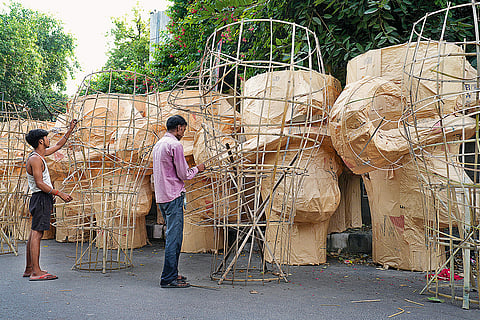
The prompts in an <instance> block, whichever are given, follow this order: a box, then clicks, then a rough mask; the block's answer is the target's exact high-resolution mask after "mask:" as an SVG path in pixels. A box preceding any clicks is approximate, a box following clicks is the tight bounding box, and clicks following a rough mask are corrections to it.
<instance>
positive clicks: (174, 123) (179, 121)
mask: <svg viewBox="0 0 480 320" xmlns="http://www.w3.org/2000/svg"><path fill="white" fill-rule="evenodd" d="M186 125H187V120H185V119H184V118H183V117H182V116H179V115H178V114H177V115H174V116H171V117H170V118H168V119H167V130H168V131H171V130H175V129H177V127H178V126H186Z"/></svg>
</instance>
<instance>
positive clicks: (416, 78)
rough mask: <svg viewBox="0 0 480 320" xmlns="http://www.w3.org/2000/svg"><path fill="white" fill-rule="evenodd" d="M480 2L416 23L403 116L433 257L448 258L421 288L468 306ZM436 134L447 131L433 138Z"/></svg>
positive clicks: (475, 244)
mask: <svg viewBox="0 0 480 320" xmlns="http://www.w3.org/2000/svg"><path fill="white" fill-rule="evenodd" d="M479 8H480V4H479V3H477V2H475V1H472V2H471V3H467V4H462V5H458V6H452V7H450V6H449V7H447V8H446V9H443V10H439V11H436V12H433V13H430V14H427V15H426V16H425V17H424V18H422V19H420V20H419V21H418V22H416V23H415V25H414V26H413V30H412V34H411V38H410V42H409V49H408V50H407V53H406V60H405V65H404V73H405V77H404V81H403V90H404V95H405V96H406V97H407V101H406V104H405V105H404V115H403V119H402V121H401V125H402V126H403V128H404V131H405V137H406V138H407V139H408V141H409V142H410V146H411V154H412V156H413V157H414V160H415V166H416V169H417V174H418V180H419V184H420V188H421V189H422V192H423V195H424V209H425V210H424V218H425V227H426V243H427V245H428V246H429V247H430V248H431V249H432V250H431V252H432V255H431V256H430V261H434V260H435V261H438V257H443V261H444V263H443V264H442V263H441V265H440V266H438V267H437V266H434V267H433V268H432V269H431V270H434V272H433V273H431V274H430V273H428V277H427V279H428V283H427V285H426V287H425V288H424V289H423V290H422V292H424V291H428V292H431V293H434V294H435V295H436V296H443V297H448V298H450V299H452V300H454V299H459V300H462V303H463V308H465V309H468V308H469V307H470V303H472V302H473V303H477V304H478V303H479V298H478V290H479V285H478V275H479V268H478V266H479V245H480V238H479V224H478V223H479V219H478V218H479V210H480V204H479V200H480V198H479V191H480V180H479V177H480V175H479V171H480V167H479V163H480V162H479V146H480V144H479V143H480V136H479V129H480V128H479V120H480V112H479V111H480V109H479V92H480V91H479V88H480V74H479V72H478V71H477V70H476V69H475V68H474V67H473V66H477V68H478V63H479V62H480V59H479V58H480V32H479V30H478V26H479V19H478V17H479ZM453 14H455V15H456V16H461V17H462V18H464V19H463V29H464V30H463V32H464V34H463V35H459V34H458V33H454V32H453V30H452V29H451V24H450V18H451V16H452V15H453ZM426 26H439V28H435V29H429V30H433V31H429V32H427V31H425V30H427V28H426ZM431 120H434V121H431ZM429 134H435V135H438V134H441V136H442V137H443V138H442V139H441V140H440V141H435V142H434V143H432V142H431V141H429V140H428V136H429ZM446 271H447V272H446ZM461 276H463V278H462V277H461Z"/></svg>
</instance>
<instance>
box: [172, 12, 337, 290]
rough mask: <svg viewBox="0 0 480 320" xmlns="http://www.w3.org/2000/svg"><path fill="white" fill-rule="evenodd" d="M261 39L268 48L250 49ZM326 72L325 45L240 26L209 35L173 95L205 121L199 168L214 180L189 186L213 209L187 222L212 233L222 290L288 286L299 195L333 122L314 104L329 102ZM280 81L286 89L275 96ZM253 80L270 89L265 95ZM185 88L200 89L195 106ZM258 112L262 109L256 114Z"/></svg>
mask: <svg viewBox="0 0 480 320" xmlns="http://www.w3.org/2000/svg"><path fill="white" fill-rule="evenodd" d="M255 40H256V41H257V42H255V43H256V44H258V43H263V44H264V45H263V47H262V48H253V47H252V44H253V43H254V41H255ZM254 49H256V50H257V51H261V50H263V51H262V53H261V55H259V54H258V53H257V52H255V50H254ZM323 73H324V69H323V62H322V58H321V53H320V50H319V44H318V40H317V38H316V36H315V34H314V33H313V32H311V31H310V30H308V29H307V28H305V27H302V26H299V25H296V24H293V23H289V22H284V21H279V20H273V19H258V20H242V21H239V22H236V23H232V24H229V25H226V26H224V27H222V28H219V29H217V30H215V32H213V33H212V35H211V36H210V37H209V38H208V39H207V43H206V46H205V52H204V55H203V58H202V62H201V65H200V67H199V69H198V70H196V71H195V72H193V73H192V74H190V75H189V76H187V77H186V78H185V79H183V80H182V81H181V82H180V83H178V84H177V87H176V88H175V90H173V91H172V93H171V94H170V96H169V98H168V102H169V103H170V104H171V105H173V106H174V107H175V108H178V109H179V110H182V111H186V112H189V113H190V114H195V115H197V116H202V117H203V123H202V128H201V130H200V131H199V132H197V134H196V138H195V139H196V141H201V142H199V143H198V144H196V145H195V148H199V149H201V152H197V157H196V158H195V162H196V163H200V162H206V165H207V167H208V171H207V172H206V173H204V174H203V175H202V177H203V178H204V180H205V181H208V183H207V184H206V185H205V183H198V184H192V185H190V186H189V189H187V192H192V193H195V194H199V193H198V192H197V190H200V188H206V189H207V190H208V191H207V192H203V193H202V194H201V195H199V198H206V199H208V200H206V202H207V203H209V204H210V205H208V206H203V207H196V208H192V209H190V210H188V211H187V215H192V216H193V215H194V216H201V217H202V219H196V221H198V225H203V226H213V228H214V236H215V250H214V254H213V259H212V271H211V278H212V279H213V280H216V281H218V283H219V284H221V283H223V282H225V281H227V282H230V283H232V284H233V283H235V282H245V283H247V282H250V281H260V282H266V281H274V280H275V281H279V280H281V279H283V280H285V281H287V275H288V264H289V261H288V257H289V255H288V253H289V250H290V249H289V248H290V229H291V225H292V223H293V218H294V214H295V199H296V195H297V193H298V190H299V188H301V186H302V181H303V176H304V175H305V172H306V167H307V165H308V163H309V162H310V160H311V159H312V156H313V155H314V154H315V152H316V150H318V148H319V147H320V145H321V143H322V140H323V137H324V134H325V130H326V127H325V125H326V121H327V119H328V110H327V109H328V108H327V106H326V105H319V104H315V103H314V100H315V99H316V100H321V101H326V96H327V94H328V92H327V88H326V85H325V86H323V87H318V85H317V86H315V85H314V84H313V82H314V78H315V77H319V78H321V77H323ZM299 75H302V76H304V79H305V83H302V82H301V81H300V80H299V78H300V76H299ZM282 77H283V78H282ZM285 77H286V78H285ZM259 79H260V80H259ZM282 79H285V83H286V87H285V91H284V92H281V93H278V92H274V91H273V90H274V86H275V84H274V83H277V81H280V82H281V81H283V80H282ZM322 79H324V78H322ZM253 81H259V82H258V86H260V87H262V88H263V89H262V90H260V91H259V93H258V94H256V93H254V92H253V91H255V90H256V89H257V87H256V85H254V84H253V85H252V83H253ZM302 85H304V86H305V88H302ZM185 90H196V91H197V92H198V97H197V99H196V101H197V103H195V104H190V105H188V108H186V107H185V102H184V101H182V93H183V92H184V91H185ZM302 90H303V91H302ZM252 105H255V107H258V108H259V110H257V111H258V114H257V115H256V116H255V115H252V113H250V112H251V111H249V109H248V108H249V107H250V108H251V107H252ZM269 114H275V115H276V117H277V118H275V119H276V120H275V119H272V118H271V117H270V116H269ZM195 156H196V154H194V157H195Z"/></svg>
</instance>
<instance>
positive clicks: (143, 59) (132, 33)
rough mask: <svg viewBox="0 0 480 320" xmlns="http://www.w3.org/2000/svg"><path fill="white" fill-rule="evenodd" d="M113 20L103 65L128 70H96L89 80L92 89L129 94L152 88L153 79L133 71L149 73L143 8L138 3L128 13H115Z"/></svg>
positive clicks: (146, 27)
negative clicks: (105, 59)
mask: <svg viewBox="0 0 480 320" xmlns="http://www.w3.org/2000/svg"><path fill="white" fill-rule="evenodd" d="M112 22H113V25H114V27H113V28H112V30H110V33H109V36H110V38H111V39H112V43H111V47H110V49H109V51H108V52H107V57H108V59H107V62H106V64H105V66H104V67H103V69H104V70H128V71H130V72H116V71H115V72H103V73H98V74H97V75H95V76H94V77H93V79H92V81H91V83H90V84H89V85H90V87H91V90H94V91H95V90H96V91H100V92H117V93H128V94H132V93H140V94H141V93H145V92H147V91H149V90H151V89H152V88H153V87H152V81H151V80H150V79H148V78H143V77H141V76H137V75H136V73H139V74H142V75H146V74H149V73H150V71H149V69H148V60H149V46H150V44H149V41H150V37H149V29H148V25H147V24H148V21H144V19H143V18H142V9H141V8H140V7H139V6H138V5H137V6H136V7H134V8H133V9H132V11H131V14H127V15H124V16H122V17H117V18H115V17H114V18H112Z"/></svg>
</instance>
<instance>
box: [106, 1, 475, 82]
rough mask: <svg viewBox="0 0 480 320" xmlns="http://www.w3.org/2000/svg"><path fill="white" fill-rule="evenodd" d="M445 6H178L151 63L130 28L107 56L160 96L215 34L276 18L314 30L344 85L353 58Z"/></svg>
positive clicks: (456, 16)
mask: <svg viewBox="0 0 480 320" xmlns="http://www.w3.org/2000/svg"><path fill="white" fill-rule="evenodd" d="M467 1H468V0H463V1H457V3H451V5H452V6H453V5H455V4H459V3H461V2H463V3H465V2H467ZM446 6H447V0H433V1H431V0H430V1H427V0H418V1H412V0H291V1H285V0H217V1H214V0H196V1H192V0H174V1H173V5H172V6H171V7H170V8H169V9H168V11H167V14H168V16H169V17H170V19H171V20H170V23H169V24H168V26H167V31H166V32H165V33H164V34H163V37H162V42H161V44H160V45H159V46H158V48H157V49H156V50H155V52H154V54H153V58H154V59H153V61H152V62H148V48H147V46H148V45H147V44H144V43H143V42H141V41H140V40H139V38H138V37H137V38H135V37H134V35H135V34H136V33H135V32H133V29H128V28H126V27H125V22H124V23H123V24H117V25H116V30H114V31H112V34H113V35H114V36H115V41H114V44H115V46H116V48H117V49H118V50H117V49H114V50H112V51H111V52H110V58H109V61H110V62H111V63H110V64H107V66H108V67H117V68H119V67H122V68H124V67H125V68H127V69H128V70H134V71H138V72H141V73H145V74H148V75H149V76H152V77H153V78H154V79H156V80H157V81H158V82H159V84H160V90H170V89H172V88H173V86H174V85H175V84H176V83H177V82H178V81H179V80H180V79H181V78H182V77H184V76H185V75H186V74H188V73H189V72H190V71H192V70H193V69H194V68H195V67H196V66H198V64H199V63H200V61H201V59H202V55H203V52H204V47H205V44H206V41H207V38H208V37H209V36H210V35H211V34H212V33H213V32H214V31H215V30H216V29H218V28H221V27H223V26H225V25H227V24H231V23H233V22H236V21H239V20H241V19H254V18H273V19H278V20H284V21H289V22H295V23H297V24H299V25H302V26H305V27H307V28H309V29H310V30H312V31H314V32H315V34H316V35H317V37H318V40H319V44H320V50H321V52H322V55H323V61H324V65H325V71H326V72H327V73H330V74H332V75H333V76H335V77H336V78H338V79H339V80H340V81H342V82H343V83H344V81H345V76H346V74H345V73H346V65H347V62H348V61H349V60H350V59H352V58H354V57H355V56H357V55H359V54H362V53H364V52H366V51H368V50H371V49H378V48H382V47H386V46H390V45H394V44H400V43H404V42H407V41H408V39H409V37H410V33H411V29H412V26H413V24H414V23H415V22H416V21H417V20H418V19H420V18H421V17H423V16H424V15H425V14H426V13H428V12H433V11H436V10H439V9H441V8H445V7H446ZM467 16H470V15H469V14H467V13H462V12H458V11H457V12H456V13H452V14H450V16H449V19H448V27H449V28H451V29H453V30H454V32H453V34H455V35H457V39H447V40H462V39H463V38H464V37H467V36H469V35H471V34H472V33H473V26H471V25H468V24H467V23H465V21H464V20H465V17H467ZM441 19H442V17H441V16H439V20H438V23H431V24H430V25H428V26H426V29H425V30H424V31H425V32H427V33H429V34H431V35H432V36H433V37H435V36H436V35H439V33H440V32H441V27H442V23H441V22H442V21H441ZM135 21H138V16H136V15H134V19H133V20H132V22H135ZM127 30H129V31H127ZM137 30H139V29H137ZM264 34H265V30H262V29H261V28H257V29H255V34H252V36H251V37H250V38H249V39H246V41H247V42H248V45H249V46H250V48H251V49H252V51H253V52H255V53H256V54H257V55H259V56H261V55H262V54H264V52H265V50H267V49H268V48H267V43H266V42H265V39H264ZM282 34H283V36H284V37H285V38H284V39H282V38H281V36H282ZM219 36H221V37H224V40H225V46H228V45H229V43H228V41H229V35H228V34H227V33H224V34H221V35H219ZM276 37H277V39H276V41H275V42H274V45H275V46H278V47H281V46H282V45H284V42H285V41H287V40H288V39H287V38H288V34H286V33H285V32H284V30H280V31H279V32H278V35H277V36H276ZM147 38H148V37H145V39H147ZM140 43H142V45H141V46H140V45H139V46H138V47H142V48H144V50H143V51H141V50H137V51H135V52H132V50H134V48H138V47H137V44H140ZM224 49H225V47H222V50H224ZM142 55H143V56H142ZM125 61H127V62H128V63H124V62H125Z"/></svg>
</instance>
